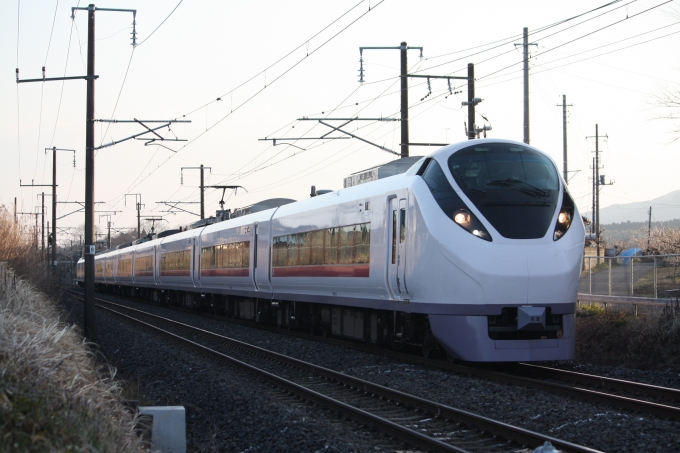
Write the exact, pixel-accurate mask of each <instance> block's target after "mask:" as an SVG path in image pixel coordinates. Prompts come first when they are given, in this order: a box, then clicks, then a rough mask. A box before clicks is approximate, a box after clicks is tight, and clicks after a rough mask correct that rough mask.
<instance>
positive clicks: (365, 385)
mask: <svg viewBox="0 0 680 453" xmlns="http://www.w3.org/2000/svg"><path fill="white" fill-rule="evenodd" d="M75 294H76V295H77V296H78V297H80V294H78V293H75ZM97 300H98V301H100V302H102V303H105V304H108V305H113V306H116V307H117V308H122V309H124V310H128V311H131V312H133V313H138V314H141V315H143V316H148V317H150V318H153V319H157V320H159V321H162V322H165V323H168V324H171V325H175V326H178V327H181V328H184V329H188V330H191V331H193V332H195V333H198V334H200V335H204V336H208V337H211V338H213V339H216V340H219V341H221V342H224V343H228V344H230V345H231V346H233V347H238V348H241V349H245V350H247V351H249V352H251V353H253V354H257V355H260V356H265V357H269V358H271V359H274V360H277V361H279V362H282V363H286V364H288V365H291V366H295V367H297V368H300V369H304V370H306V371H308V372H310V373H313V374H316V375H318V376H321V377H323V378H325V379H327V380H329V381H333V382H338V383H342V384H344V385H346V386H349V387H351V388H356V389H358V390H361V391H363V392H365V393H367V394H371V395H378V396H381V397H383V398H385V399H388V400H391V401H394V402H396V403H400V404H403V405H406V406H411V407H414V408H417V409H420V410H422V411H425V412H429V413H431V414H433V415H434V416H435V417H439V418H443V419H451V420H456V421H458V422H462V423H469V424H472V425H475V426H476V427H477V428H478V429H480V430H484V431H489V432H493V433H496V434H499V435H500V436H502V437H503V438H505V439H511V440H515V441H516V442H518V443H520V444H527V445H542V444H543V443H544V442H545V441H546V440H548V441H550V442H551V443H552V444H553V446H555V447H556V448H560V449H562V450H563V451H565V452H574V453H596V452H598V450H594V449H592V448H588V447H584V446H581V445H577V444H574V443H571V442H568V441H565V440H562V439H558V438H554V437H551V436H547V435H544V434H540V433H536V432H533V431H530V430H527V429H524V428H520V427H517V426H513V425H509V424H507V423H503V422H499V421H497V420H493V419H490V418H487V417H483V416H481V415H477V414H474V413H471V412H468V411H464V410H461V409H456V408H453V407H450V406H447V405H444V404H440V403H437V402H434V401H429V400H426V399H424V398H420V397H416V396H413V395H409V394H406V393H404V392H400V391H398V390H394V389H390V388H387V387H383V386H381V385H378V384H374V383H372V382H368V381H365V380H362V379H359V378H355V377H353V376H348V375H345V374H342V373H338V372H336V371H333V370H330V369H327V368H324V367H321V366H318V365H314V364H311V363H307V362H304V361H302V360H298V359H295V358H292V357H289V356H286V355H283V354H279V353H277V352H274V351H269V350H267V349H263V348H261V347H259V346H255V345H251V344H248V343H244V342H242V341H239V340H235V339H233V338H228V337H225V336H223V335H219V334H216V333H213V332H210V331H207V330H204V329H199V328H197V327H194V326H190V325H188V324H185V323H181V322H179V321H175V320H171V319H167V318H164V317H162V316H158V315H155V314H152V313H148V312H145V311H143V310H138V309H135V308H132V307H126V306H124V305H120V304H117V303H115V302H110V301H107V300H104V299H100V298H97ZM100 308H102V309H104V310H107V311H109V312H112V313H115V314H118V315H120V316H123V317H125V318H128V319H130V320H132V321H134V322H135V323H138V324H140V325H144V326H146V327H150V328H152V329H154V330H156V331H159V332H162V333H164V334H166V333H167V334H168V335H170V336H172V337H173V338H175V339H177V340H179V341H182V342H185V343H187V344H190V345H191V346H194V345H196V346H195V347H197V348H198V349H200V350H201V351H203V352H207V353H209V354H211V355H213V356H215V357H220V358H225V357H226V359H225V360H228V361H229V362H230V363H233V364H235V365H237V366H241V367H243V368H246V369H248V370H251V371H254V372H257V373H260V372H261V373H266V376H265V378H267V379H269V380H271V379H270V378H269V376H273V377H274V378H275V379H276V380H277V381H276V382H274V383H275V384H276V385H279V384H278V380H283V381H285V382H286V384H285V385H284V384H280V385H281V386H282V387H283V388H285V389H286V390H290V391H293V392H295V393H297V394H298V395H300V396H301V397H303V398H306V399H310V400H312V401H314V402H318V403H319V404H324V405H330V406H331V407H332V408H333V409H335V410H338V411H340V412H342V413H343V414H344V415H346V416H351V417H352V418H355V419H357V420H359V421H361V422H362V423H366V424H371V425H373V426H376V427H377V428H379V429H381V430H383V431H385V432H388V433H389V434H391V435H393V436H395V437H399V438H401V439H404V440H406V441H407V442H411V443H414V444H416V445H419V446H422V447H425V448H437V449H439V450H443V451H460V452H463V451H465V450H460V449H457V447H452V446H451V445H449V444H446V443H444V442H441V441H439V440H437V439H434V438H432V437H429V436H427V435H424V434H422V433H419V432H417V431H414V430H411V429H409V428H406V427H403V426H401V425H398V424H395V423H393V422H390V421H389V420H384V419H382V418H381V417H377V416H375V415H373V414H370V413H367V412H365V411H362V410H360V409H357V408H354V407H353V406H349V405H347V404H345V403H342V402H339V401H336V400H333V399H331V398H328V397H326V396H324V395H320V396H321V398H319V396H317V395H319V394H317V392H314V391H313V390H309V389H306V388H305V387H302V386H299V385H298V384H295V383H292V382H290V381H287V380H284V379H283V378H279V377H276V376H275V375H271V374H270V373H268V372H266V371H263V370H260V369H258V368H256V367H253V366H252V365H248V364H245V363H244V362H241V361H238V360H236V359H234V358H231V357H229V356H226V355H224V354H222V353H220V352H217V351H213V350H212V349H209V348H207V347H205V346H202V345H200V344H197V343H194V342H191V341H190V340H187V339H184V338H183V337H180V336H178V335H175V334H173V333H170V332H167V331H165V330H163V329H160V328H158V327H156V326H152V325H151V324H148V323H145V322H144V321H140V320H137V319H136V318H134V317H130V316H128V315H125V314H123V313H120V312H117V311H116V310H112V309H110V308H106V307H103V306H100ZM242 365H245V366H242ZM305 392H312V393H314V394H315V395H313V396H311V397H307V396H306V395H305ZM327 399H328V400H331V401H330V402H328V403H327V402H325V401H326V400H327ZM335 403H339V404H340V406H334V404H335ZM353 411H359V412H358V413H356V414H355V413H354V412H353ZM381 420H384V421H385V422H387V425H385V426H382V425H380V424H381V423H383V422H382V421H381ZM423 442H425V443H423ZM433 442H434V443H433ZM451 448H454V449H453V450H452V449H451Z"/></svg>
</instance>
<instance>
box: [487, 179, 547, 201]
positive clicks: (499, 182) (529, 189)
mask: <svg viewBox="0 0 680 453" xmlns="http://www.w3.org/2000/svg"><path fill="white" fill-rule="evenodd" d="M486 184H487V185H488V186H515V187H518V186H519V187H520V190H521V191H522V192H525V193H528V194H530V195H533V196H538V195H540V196H542V197H547V196H548V194H549V193H550V190H543V189H539V188H538V187H536V186H534V185H532V184H529V183H528V182H524V181H522V180H520V179H516V178H508V179H494V180H493V181H489V182H488V183H486Z"/></svg>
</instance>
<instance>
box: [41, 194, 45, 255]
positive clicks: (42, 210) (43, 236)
mask: <svg viewBox="0 0 680 453" xmlns="http://www.w3.org/2000/svg"><path fill="white" fill-rule="evenodd" d="M40 217H41V219H42V220H41V222H42V225H41V227H40V234H41V235H42V246H41V247H40V250H41V251H42V255H41V257H42V259H45V192H43V193H42V202H41V203H40Z"/></svg>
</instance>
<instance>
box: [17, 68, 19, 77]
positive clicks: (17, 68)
mask: <svg viewBox="0 0 680 453" xmlns="http://www.w3.org/2000/svg"><path fill="white" fill-rule="evenodd" d="M17 80H19V68H17Z"/></svg>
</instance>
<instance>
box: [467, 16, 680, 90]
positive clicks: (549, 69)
mask: <svg viewBox="0 0 680 453" xmlns="http://www.w3.org/2000/svg"><path fill="white" fill-rule="evenodd" d="M673 25H675V24H673ZM662 28H665V27H662ZM653 31H655V30H653ZM678 33H680V31H676V32H672V33H667V34H665V35H662V36H657V37H655V38H651V39H648V40H646V41H642V42H639V43H635V44H631V45H629V46H625V47H621V48H618V49H614V50H610V51H608V52H604V53H601V54H597V55H593V56H590V57H587V58H582V59H579V60H576V61H572V62H568V63H564V64H561V65H559V66H554V67H549V68H544V69H542V70H538V71H532V74H533V75H538V74H542V73H544V72H548V71H555V70H556V69H559V68H563V67H565V66H570V65H572V64H576V63H582V62H584V61H588V60H592V59H594V58H598V57H601V56H604V55H609V54H612V53H615V52H619V51H621V50H626V49H630V48H631V47H636V46H639V45H642V44H647V43H650V42H653V41H656V40H659V39H663V38H667V37H668V36H672V35H676V34H678ZM638 36H640V35H638ZM626 39H628V38H626ZM626 39H623V40H620V41H616V42H614V43H612V44H607V45H605V46H600V47H598V48H602V47H606V46H609V45H613V44H617V43H619V42H621V41H625V40H626ZM596 49H597V48H596ZM592 50H595V49H592ZM587 52H590V50H587V51H584V52H580V53H577V54H574V55H572V56H576V55H580V54H582V53H587ZM565 58H569V57H563V58H558V59H556V60H553V61H549V62H546V63H541V64H539V65H535V66H534V67H535V68H539V67H542V66H545V65H548V64H551V63H553V62H555V61H559V60H563V59H565ZM556 72H558V73H559V72H560V71H556ZM507 76H509V74H505V75H503V76H497V77H491V78H489V80H492V79H495V78H498V77H507ZM522 77H523V76H522V75H519V76H514V77H512V78H510V79H505V80H501V81H498V82H493V83H488V84H484V85H479V86H478V88H486V87H489V86H492V85H497V84H499V83H505V82H510V81H512V80H517V79H521V78H522ZM574 77H579V76H574ZM581 78H584V77H581ZM587 80H592V79H587ZM598 83H602V84H606V85H610V86H613V87H616V88H620V89H623V90H629V91H634V92H637V93H642V92H641V91H638V90H634V89H632V88H628V87H620V86H616V85H611V84H608V83H606V82H598ZM643 94H644V93H643Z"/></svg>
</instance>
